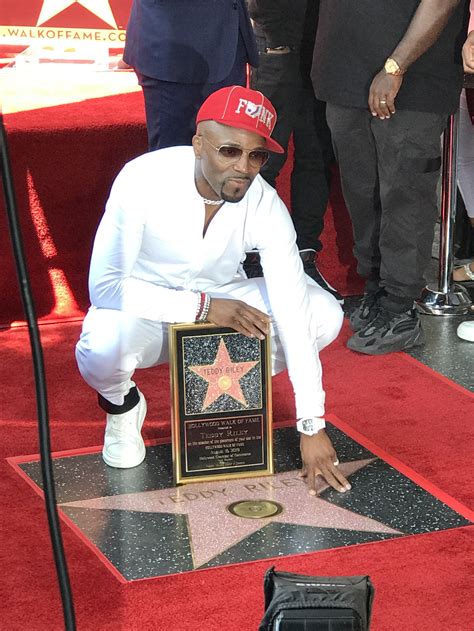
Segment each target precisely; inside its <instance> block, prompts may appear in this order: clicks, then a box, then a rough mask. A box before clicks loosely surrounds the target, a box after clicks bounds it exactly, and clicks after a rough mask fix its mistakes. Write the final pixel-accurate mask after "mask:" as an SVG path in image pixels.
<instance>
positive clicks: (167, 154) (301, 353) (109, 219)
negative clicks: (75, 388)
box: [89, 147, 324, 418]
mask: <svg viewBox="0 0 474 631" xmlns="http://www.w3.org/2000/svg"><path fill="white" fill-rule="evenodd" d="M194 163H195V159H194V152H193V150H192V148H191V147H172V148H168V149H161V150H159V151H155V152H152V153H147V154H145V155H143V156H140V157H139V158H136V159H135V160H132V161H131V162H129V163H128V164H127V165H126V166H125V167H124V168H123V169H122V171H121V172H120V173H119V175H118V176H117V178H116V180H115V182H114V184H113V187H112V190H111V193H110V197H109V200H108V202H107V206H106V211H105V213H104V216H103V218H102V220H101V223H100V225H99V228H98V231H97V235H96V238H95V243H94V249H93V253H92V261H91V269H90V275H89V291H90V297H91V302H92V304H93V305H94V306H95V307H98V308H107V309H119V310H123V311H127V312H129V313H131V314H134V315H135V316H137V317H139V318H145V319H149V320H155V321H163V322H192V321H194V319H195V316H196V309H197V297H196V293H195V292H196V290H197V291H204V292H206V291H219V290H220V289H222V291H225V285H226V284H227V283H229V282H230V281H231V280H233V279H234V278H235V276H236V274H240V275H241V276H242V277H244V278H245V274H244V273H243V272H242V266H241V262H242V261H243V260H244V259H245V252H247V251H249V250H252V249H256V250H258V251H259V252H260V256H261V263H262V267H263V270H264V275H265V282H266V287H267V292H268V297H269V301H270V305H271V310H272V318H273V325H274V326H275V328H276V330H277V334H278V336H279V338H280V340H281V343H282V346H283V349H284V352H285V358H286V363H287V367H288V372H289V376H290V380H291V382H292V385H293V389H294V393H295V403H296V412H297V416H298V418H308V417H311V416H319V417H322V416H324V391H323V388H322V382H321V364H320V361H319V357H318V355H317V352H316V351H315V349H314V346H313V343H312V341H311V340H314V339H315V337H316V336H315V335H314V328H313V327H316V322H315V318H314V317H313V315H312V314H311V311H310V308H309V300H308V295H307V278H306V276H305V274H304V272H303V267H302V264H301V259H300V256H299V253H298V248H297V246H296V234H295V231H294V228H293V223H292V221H291V218H290V216H289V213H288V210H287V208H286V207H285V205H284V204H283V202H282V201H281V199H280V198H279V197H278V195H277V193H276V191H275V190H274V189H273V188H272V187H271V186H269V185H268V184H267V183H266V182H265V181H264V180H263V178H262V177H261V176H257V177H256V178H255V180H254V181H253V182H252V185H251V186H250V188H249V190H248V192H247V194H246V195H245V197H244V198H243V199H242V200H241V201H240V202H238V203H224V204H223V205H222V206H221V207H220V208H219V210H218V212H217V213H216V215H215V216H214V218H213V219H212V221H211V222H210V224H209V226H208V228H207V231H206V234H205V236H204V237H203V229H204V219H205V208H204V204H203V201H202V198H201V196H200V195H199V193H198V192H197V189H196V185H195V182H194ZM310 331H312V332H313V334H312V335H311V334H310Z"/></svg>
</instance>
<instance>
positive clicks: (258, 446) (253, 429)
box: [169, 323, 273, 485]
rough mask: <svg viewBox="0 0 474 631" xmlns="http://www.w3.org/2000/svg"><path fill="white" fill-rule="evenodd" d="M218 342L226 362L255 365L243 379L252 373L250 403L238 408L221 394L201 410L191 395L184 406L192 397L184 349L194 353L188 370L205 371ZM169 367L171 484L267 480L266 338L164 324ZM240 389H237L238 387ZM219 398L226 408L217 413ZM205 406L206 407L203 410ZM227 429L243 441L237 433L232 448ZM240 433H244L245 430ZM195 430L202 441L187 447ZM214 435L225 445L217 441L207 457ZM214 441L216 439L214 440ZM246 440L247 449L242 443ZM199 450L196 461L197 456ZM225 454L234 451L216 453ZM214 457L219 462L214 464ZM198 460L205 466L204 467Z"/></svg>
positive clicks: (268, 373) (269, 451)
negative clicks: (245, 352)
mask: <svg viewBox="0 0 474 631" xmlns="http://www.w3.org/2000/svg"><path fill="white" fill-rule="evenodd" d="M221 340H222V341H223V343H224V345H225V347H226V350H227V353H228V354H229V357H230V359H231V361H232V363H236V364H239V362H243V361H255V362H256V365H255V367H254V368H252V369H250V370H249V371H248V374H250V373H251V372H252V371H253V376H252V381H253V382H255V381H257V382H258V388H259V391H257V390H256V388H255V387H253V388H252V390H251V393H252V394H253V402H251V403H250V404H248V405H247V406H244V405H243V404H242V403H239V401H238V400H236V399H234V397H233V396H231V395H227V394H226V393H225V391H224V392H223V393H222V395H219V396H218V397H216V398H215V400H214V402H213V408H214V409H213V410H212V411H206V410H204V409H203V407H202V406H200V405H199V403H196V399H199V395H197V396H196V393H195V392H194V393H193V394H194V397H193V402H192V403H191V404H190V401H191V396H192V395H191V394H190V392H191V388H190V387H189V378H190V375H192V374H193V373H192V370H191V369H190V368H189V367H187V366H188V359H189V355H190V352H189V348H190V345H191V346H192V347H193V353H194V354H196V349H197V350H198V353H197V354H198V355H199V357H200V360H199V361H198V363H193V366H192V367H193V368H195V367H201V366H209V365H210V364H212V363H213V361H215V360H216V359H217V349H218V348H219V347H220V344H221ZM226 340H227V344H226ZM228 345H230V346H231V347H233V348H234V353H235V352H237V355H239V357H235V356H234V358H233V357H232V356H231V355H232V350H231V351H230V352H229V346H228ZM204 347H206V348H204ZM242 347H247V348H248V349H251V353H250V355H251V356H250V355H249V356H248V357H242V352H243V351H242ZM201 348H202V353H201ZM201 357H202V359H201ZM211 359H212V360H213V361H211ZM169 364H170V386H171V415H172V422H171V445H172V456H173V480H174V484H176V485H181V484H186V483H192V482H200V481H206V482H209V481H212V480H218V479H232V478H245V477H253V476H255V475H259V476H262V475H273V444H272V395H271V368H270V367H271V352H270V339H269V337H268V336H267V337H266V338H265V339H263V340H258V339H257V338H247V337H245V336H243V335H242V334H241V333H237V332H236V331H235V330H234V329H231V328H227V327H217V326H215V325H213V324H210V323H199V324H195V323H194V324H170V325H169ZM257 367H258V369H257ZM255 369H257V370H255ZM245 376H246V375H243V376H242V377H241V378H239V379H238V381H239V384H240V379H243V377H245ZM192 379H197V380H198V382H199V381H203V382H204V383H205V380H204V378H202V376H199V375H196V374H194V375H193V376H192ZM201 385H202V384H201ZM240 385H241V387H242V384H240ZM208 387H209V385H208V386H207V387H206V388H205V396H207V389H208ZM244 390H245V386H244V387H243V389H242V394H243V395H244V398H245V399H246V401H247V403H248V400H247V397H246V396H245V394H244ZM203 392H204V386H203V388H202V391H201V399H202V396H204V395H203ZM224 395H225V396H224ZM222 397H223V398H222ZM221 398H222V400H223V401H227V409H221V408H220V407H219V406H217V403H218V401H219V400H220V399H221ZM229 402H232V404H233V405H234V408H232V404H231V406H230V407H229ZM214 404H216V405H214ZM196 406H197V407H196ZM207 407H212V406H211V405H208V406H207ZM216 407H217V408H218V409H216ZM233 428H235V429H236V430H237V431H239V432H242V433H245V434H246V435H245V436H243V437H242V436H241V435H240V434H239V435H238V436H237V437H236V438H235V441H234V444H232V442H231V438H229V437H228V436H229V435H228V434H225V432H226V431H227V430H229V431H233ZM244 428H247V429H246V430H245V429H244ZM200 430H202V433H201V437H203V439H202V440H201V441H199V442H196V441H194V444H192V445H191V444H190V443H191V440H190V439H189V436H190V435H192V432H197V433H200ZM242 430H243V431H242ZM220 431H222V432H223V433H224V435H225V436H226V438H224V439H223V441H224V442H225V444H223V443H222V442H218V443H217V445H216V447H215V448H214V453H213V447H212V444H213V437H212V436H210V434H212V433H213V432H217V433H219V432H220ZM248 432H250V435H249V436H248V437H247V434H248ZM211 438H212V440H211ZM217 440H220V437H218V438H217ZM246 441H248V442H249V444H245V443H246ZM249 445H250V447H249ZM242 447H246V448H247V449H250V452H251V453H250V454H249V452H248V451H242V449H241V448H242ZM219 449H220V451H219ZM200 450H201V456H200V455H199V451H200ZM225 450H234V454H233V455H230V452H229V451H228V452H226V454H227V455H226V454H224V453H222V454H221V452H225ZM206 451H207V453H208V454H209V453H210V456H209V455H204V454H203V452H206ZM219 454H220V455H219ZM239 457H240V458H241V459H242V458H243V460H241V461H240V464H239V461H235V459H236V458H239ZM220 458H221V459H223V460H219V459H220ZM232 458H234V462H231V459H232ZM204 459H205V460H207V462H205V463H204V462H203V460H204Z"/></svg>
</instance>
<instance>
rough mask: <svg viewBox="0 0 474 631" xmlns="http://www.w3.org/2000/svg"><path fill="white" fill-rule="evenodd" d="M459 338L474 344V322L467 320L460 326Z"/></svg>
mask: <svg viewBox="0 0 474 631" xmlns="http://www.w3.org/2000/svg"><path fill="white" fill-rule="evenodd" d="M458 337H460V338H461V339H462V340H467V341H468V342H474V320H466V321H465V322H461V324H460V325H459V326H458Z"/></svg>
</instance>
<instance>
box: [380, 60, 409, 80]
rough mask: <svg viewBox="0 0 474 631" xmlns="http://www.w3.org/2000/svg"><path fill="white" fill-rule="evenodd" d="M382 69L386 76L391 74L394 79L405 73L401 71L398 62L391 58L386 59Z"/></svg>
mask: <svg viewBox="0 0 474 631" xmlns="http://www.w3.org/2000/svg"><path fill="white" fill-rule="evenodd" d="M383 68H384V70H385V72H386V73H387V74H393V75H395V76H396V77H398V76H400V75H402V74H404V72H405V71H404V70H402V68H401V66H400V65H399V63H398V61H395V59H393V58H392V57H389V58H388V59H387V61H386V62H385V65H384V67H383Z"/></svg>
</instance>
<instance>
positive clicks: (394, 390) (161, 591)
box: [0, 324, 474, 631]
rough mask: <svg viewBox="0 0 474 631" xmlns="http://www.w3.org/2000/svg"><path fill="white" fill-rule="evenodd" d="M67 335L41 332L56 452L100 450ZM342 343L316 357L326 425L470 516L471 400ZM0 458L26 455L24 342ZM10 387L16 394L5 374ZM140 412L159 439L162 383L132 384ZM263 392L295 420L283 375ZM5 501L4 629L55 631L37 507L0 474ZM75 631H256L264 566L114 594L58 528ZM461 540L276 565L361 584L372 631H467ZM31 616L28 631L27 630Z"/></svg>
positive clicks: (19, 339)
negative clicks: (370, 586) (329, 418)
mask: <svg viewBox="0 0 474 631" xmlns="http://www.w3.org/2000/svg"><path fill="white" fill-rule="evenodd" d="M78 328H79V327H78V325H77V324H63V325H61V326H56V325H48V326H43V327H42V338H43V342H44V347H45V357H46V366H47V375H48V387H49V400H50V409H51V411H50V414H51V426H52V437H53V449H54V450H62V449H72V448H79V447H83V446H88V445H97V444H100V442H101V439H102V432H103V419H102V415H101V412H100V410H98V409H97V407H96V405H95V397H94V394H93V393H92V392H90V391H89V389H88V388H87V386H86V385H85V384H83V383H82V381H81V379H80V377H79V375H78V373H77V371H76V368H75V365H74V359H73V346H74V342H75V339H76V337H77V334H78ZM346 337H347V332H345V333H344V334H342V335H341V338H340V340H338V341H337V342H336V343H335V344H333V346H332V347H330V348H328V349H326V351H325V352H324V354H323V361H324V366H325V386H326V390H327V397H328V411H330V412H332V413H334V414H336V415H337V416H338V417H339V418H341V419H343V420H344V421H345V422H346V423H348V424H349V425H350V426H351V427H352V428H354V429H355V430H357V431H359V432H360V433H361V434H363V435H364V436H366V437H368V438H369V439H370V440H372V441H373V442H374V443H375V444H376V445H378V446H379V447H380V448H382V449H384V450H385V451H387V452H388V453H390V454H391V455H393V456H395V457H397V458H398V459H399V460H401V461H402V462H403V463H405V464H406V465H408V466H410V467H412V468H413V469H414V470H415V471H416V472H417V473H418V474H420V475H422V476H424V477H425V478H427V479H428V480H430V481H431V482H432V483H434V484H435V485H437V486H438V487H439V488H440V489H441V490H442V491H444V492H445V493H447V494H449V495H450V496H452V497H453V498H454V499H456V500H457V501H459V502H461V503H462V504H464V505H466V506H469V507H471V508H472V507H473V504H474V503H473V502H472V477H473V476H472V462H471V460H472V458H471V455H472V452H473V450H472V446H473V439H472V438H473V437H472V429H471V428H470V427H469V426H468V425H467V423H466V421H465V419H468V418H472V416H473V408H474V397H473V396H472V395H471V394H470V393H468V392H467V391H465V390H463V389H462V388H459V387H454V386H453V385H452V384H451V382H449V381H447V380H445V379H442V378H439V377H438V376H437V375H436V374H435V373H432V372H431V371H430V370H429V369H425V368H424V367H422V366H421V365H420V364H418V362H414V361H411V360H410V359H409V358H407V357H405V356H404V355H402V354H396V355H393V356H390V357H385V358H383V357H373V358H372V357H359V356H355V355H353V354H352V353H351V352H350V351H348V350H347V349H346V348H345V347H344V345H343V342H344V339H345V338H346ZM0 340H1V344H2V349H3V350H2V360H3V361H2V365H1V368H0V371H1V375H2V383H3V384H5V388H4V389H5V392H4V395H5V396H4V406H3V412H2V419H3V420H2V429H3V431H2V437H3V440H2V447H3V448H2V453H3V457H8V456H14V455H20V454H31V453H37V451H38V448H37V444H36V424H35V421H34V420H33V418H34V416H35V408H34V403H33V402H32V397H33V394H32V393H33V382H32V374H31V369H30V363H29V348H28V340H27V333H26V330H25V329H16V330H10V331H3V332H1V333H0ZM13 372H14V373H15V375H18V376H16V377H15V382H13V378H12V373H13ZM137 379H138V380H139V383H140V384H141V386H142V387H143V389H144V391H145V392H146V394H147V398H148V399H149V403H150V405H149V409H150V416H149V420H148V422H147V425H146V432H145V433H146V437H147V438H153V437H156V436H159V435H166V434H168V433H169V420H168V419H169V402H168V379H167V371H166V370H164V369H163V368H157V369H152V370H146V371H143V372H140V373H139V375H138V377H137ZM274 381H275V383H274V409H275V420H276V422H279V421H280V422H281V421H284V420H286V419H288V418H292V417H293V407H292V404H290V403H289V401H291V396H290V388H289V384H288V381H287V377H286V375H280V376H279V377H277V378H276V379H275V380H274ZM1 466H2V467H3V471H2V476H1V481H2V487H3V488H2V495H3V498H4V507H5V508H4V510H3V511H2V516H3V520H4V530H3V532H5V536H4V545H3V546H2V554H3V575H4V576H5V577H8V590H7V591H6V594H5V595H4V597H3V599H2V604H3V608H4V611H5V613H4V615H3V623H2V625H4V626H2V628H5V629H8V630H9V631H10V630H12V631H16V630H18V631H19V630H20V629H22V630H23V629H32V630H35V631H36V630H38V631H43V630H46V629H48V630H49V629H60V628H61V611H60V607H59V599H58V594H57V587H56V580H55V575H54V570H53V566H52V560H51V555H50V544H49V539H48V534H47V528H46V518H45V514H44V509H43V503H42V501H41V500H40V499H39V498H38V497H37V496H36V494H35V493H33V492H32V490H31V489H30V488H29V487H28V486H27V485H26V484H25V483H24V481H23V480H21V479H20V478H19V477H18V476H17V475H16V474H15V473H14V471H13V470H12V469H11V468H10V467H9V466H8V465H6V463H5V461H4V460H3V461H2V465H1ZM63 533H64V540H65V546H66V550H67V554H68V561H69V569H70V573H71V580H72V586H73V590H74V597H75V604H76V613H77V620H78V629H80V630H81V631H82V630H84V631H89V630H90V631H92V630H95V629H100V630H102V629H103V630H108V629H110V630H112V629H123V630H124V631H129V630H130V631H135V630H137V631H138V629H171V630H173V631H174V630H176V631H178V630H179V631H181V630H187V629H189V630H191V629H193V630H194V629H200V630H203V631H214V630H215V631H221V630H229V631H237V630H240V629H244V630H247V629H248V630H251V629H256V627H257V625H258V622H259V620H260V618H261V616H262V603H263V596H262V577H263V574H264V572H265V570H266V569H267V568H268V567H269V566H270V565H271V562H270V561H261V562H256V563H250V564H244V565H238V566H232V567H228V568H218V569H213V570H202V571H198V572H193V573H189V574H185V575H181V576H177V577H166V578H160V579H154V580H149V581H141V582H140V583H139V584H128V585H120V584H119V583H118V582H117V581H116V580H115V579H114V578H113V577H112V576H111V575H110V573H109V572H108V570H107V569H106V568H105V567H103V566H102V564H101V562H100V561H99V560H98V559H97V558H96V557H95V555H94V554H93V553H92V552H91V551H90V550H89V549H87V548H86V547H85V546H84V545H83V544H82V543H81V542H80V541H79V540H78V539H77V538H76V537H75V535H74V534H73V533H72V532H71V531H69V529H68V528H64V529H63ZM470 551H472V527H471V528H460V529H455V530H450V531H444V532H439V533H431V534H428V535H419V536H415V537H407V538H403V539H399V540H392V541H385V542H380V543H375V544H374V543H372V544H365V545H361V546H354V547H349V548H343V549H337V550H328V551H324V552H318V553H313V554H307V555H303V556H297V557H291V558H282V559H278V560H277V561H276V565H277V567H278V568H281V569H286V570H289V571H298V572H303V573H309V574H363V573H367V574H370V576H371V577H372V579H373V581H374V583H375V585H376V588H377V594H376V599H375V610H374V626H373V629H374V631H401V630H403V631H424V630H425V629H426V630H430V631H447V630H449V631H471V629H472V624H471V622H470V620H472V611H471V607H472V605H471V602H472V591H469V588H468V587H467V585H466V579H468V577H469V576H472V569H473V568H472V566H471V568H470V567H469V562H470V561H472V557H471V558H470V557H469V553H470ZM32 615H34V623H33V624H32V622H31V620H32Z"/></svg>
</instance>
